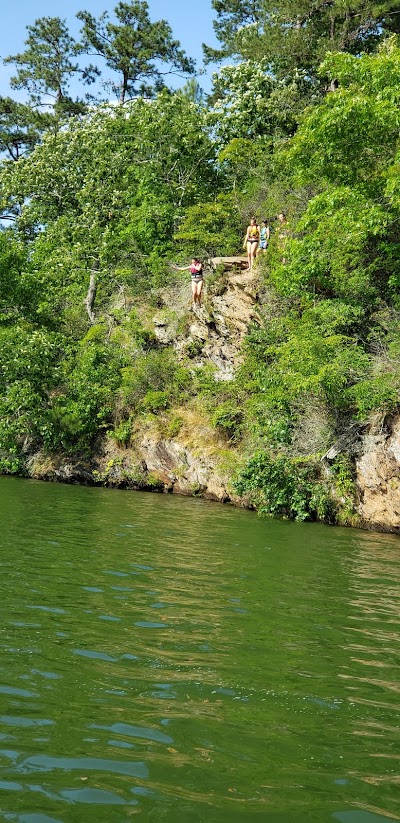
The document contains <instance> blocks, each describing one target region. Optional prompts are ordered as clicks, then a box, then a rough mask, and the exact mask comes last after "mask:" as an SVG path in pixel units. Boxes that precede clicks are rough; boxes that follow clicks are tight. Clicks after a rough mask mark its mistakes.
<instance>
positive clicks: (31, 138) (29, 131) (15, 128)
mask: <svg viewBox="0 0 400 823" xmlns="http://www.w3.org/2000/svg"><path fill="white" fill-rule="evenodd" d="M48 125H49V118H48V117H46V115H45V114H42V113H41V112H38V111H36V110H35V109H33V108H32V107H31V106H27V105H26V104H25V103H17V102H16V100H12V99H11V97H0V153H1V152H6V153H7V155H8V156H9V157H10V158H11V159H12V160H19V158H20V157H21V156H22V155H25V154H27V153H28V152H30V151H32V149H33V148H34V146H35V145H36V144H37V143H38V142H39V141H40V137H41V134H42V133H43V131H44V130H45V129H46V128H47V126H48Z"/></svg>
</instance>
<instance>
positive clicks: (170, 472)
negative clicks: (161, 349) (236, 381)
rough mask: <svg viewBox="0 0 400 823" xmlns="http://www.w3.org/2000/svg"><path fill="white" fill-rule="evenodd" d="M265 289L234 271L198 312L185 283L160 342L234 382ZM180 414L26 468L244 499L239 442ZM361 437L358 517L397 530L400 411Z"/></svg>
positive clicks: (170, 303)
mask: <svg viewBox="0 0 400 823" xmlns="http://www.w3.org/2000/svg"><path fill="white" fill-rule="evenodd" d="M260 291H261V285H260V282H259V280H258V277H257V275H256V274H255V273H251V272H246V273H240V272H236V273H235V272H233V273H232V272H231V273H230V274H225V275H223V276H221V277H219V278H217V280H216V281H214V282H210V285H209V287H208V290H207V294H206V297H205V300H204V305H203V306H202V307H201V308H200V309H196V310H195V311H193V310H190V311H188V295H187V284H186V283H185V284H184V286H182V293H181V294H177V293H176V291H175V293H174V294H171V293H170V292H168V291H165V292H164V294H163V295H162V305H161V306H160V307H159V309H158V310H157V311H155V312H154V313H153V316H152V323H153V329H154V334H155V336H156V338H157V339H158V341H159V343H160V344H165V345H173V347H174V348H175V350H176V352H177V354H178V357H179V356H181V357H182V359H184V358H186V360H187V356H188V353H189V355H190V362H191V367H192V368H193V369H196V368H199V367H200V366H202V365H204V364H205V363H211V364H212V365H213V366H214V368H215V377H216V379H217V380H221V381H229V380H231V379H232V378H233V376H234V374H235V370H236V369H237V367H238V365H239V364H240V362H241V357H242V354H241V349H242V343H243V339H244V337H245V335H246V333H247V331H248V329H249V326H250V325H251V324H254V323H258V322H259V321H260V314H259V312H260ZM261 302H262V301H261ZM183 321H184V322H183ZM182 323H183V327H182ZM175 413H176V415H177V416H179V430H178V431H177V432H176V433H174V434H171V433H168V432H165V431H164V432H163V431H162V427H160V425H159V422H158V421H157V420H154V419H153V420H151V419H150V420H149V419H147V420H142V421H138V423H137V425H136V427H135V430H134V431H133V434H132V439H131V442H130V444H129V447H123V446H118V444H117V443H116V441H115V440H114V439H112V438H111V437H105V438H104V439H103V440H101V442H99V443H98V448H97V452H96V459H95V460H92V461H90V463H85V462H84V461H83V462H82V461H80V462H79V463H77V462H75V463H74V462H71V461H70V460H68V459H65V458H64V457H62V456H59V457H54V458H51V459H50V458H49V457H43V455H41V454H36V455H34V456H33V457H31V458H30V460H29V461H28V471H29V474H30V475H31V476H32V477H37V478H42V479H48V480H54V481H57V480H58V481H62V482H85V483H102V484H106V485H109V486H118V487H124V488H132V489H149V490H154V491H166V492H170V493H178V494H187V495H201V496H203V497H205V498H208V499H213V500H218V501H221V502H228V501H230V502H232V503H234V504H235V505H242V506H245V505H247V501H246V500H245V499H243V498H240V497H238V495H237V494H235V493H234V490H233V488H232V485H231V482H230V481H231V477H232V475H233V473H234V469H235V467H236V466H237V464H238V462H239V459H240V456H239V454H238V453H237V452H236V450H235V448H234V446H233V445H232V444H231V443H227V440H226V438H225V439H224V438H223V437H222V436H221V435H219V434H218V432H217V431H216V429H215V428H213V427H212V426H211V425H210V422H209V420H208V418H207V416H206V415H205V414H204V415H202V413H201V412H200V411H199V410H198V409H197V410H194V409H193V408H188V407H180V408H179V409H176V410H175ZM356 441H357V442H356V445H355V443H354V438H353V437H352V436H349V437H348V438H347V439H346V437H345V439H344V441H343V442H342V443H341V445H340V448H339V451H342V452H347V453H349V454H351V455H352V459H353V461H354V463H355V468H356V481H355V482H356V493H355V500H356V506H355V507H356V512H357V514H358V516H359V518H360V521H359V522H360V524H361V525H362V526H364V527H366V528H371V529H377V530H387V531H392V532H399V533H400V417H398V418H395V419H394V420H393V421H392V422H391V425H390V426H387V427H386V428H384V429H383V428H382V427H380V426H379V425H378V424H376V423H374V424H371V426H370V427H369V428H368V429H366V430H365V431H364V432H363V434H362V435H360V434H358V435H357V436H356ZM337 452H338V450H337V449H335V448H333V449H331V450H330V451H329V452H328V453H327V455H325V457H328V461H329V456H330V457H333V458H334V457H335V455H336V454H337Z"/></svg>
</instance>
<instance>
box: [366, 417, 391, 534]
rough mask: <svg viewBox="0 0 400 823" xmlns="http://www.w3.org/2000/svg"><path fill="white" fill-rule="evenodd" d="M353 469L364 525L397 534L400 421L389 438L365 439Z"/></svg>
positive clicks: (368, 436)
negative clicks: (355, 474)
mask: <svg viewBox="0 0 400 823" xmlns="http://www.w3.org/2000/svg"><path fill="white" fill-rule="evenodd" d="M356 466H357V484H358V489H359V494H360V505H359V514H360V516H361V518H362V520H363V522H364V524H365V525H367V526H368V527H370V528H378V529H384V530H387V531H396V532H399V533H400V417H399V418H397V419H396V420H395V421H394V423H393V425H392V429H391V432H390V433H389V434H387V433H386V434H373V433H369V434H367V435H366V436H365V437H364V441H363V453H362V456H361V457H360V458H359V459H358V460H357V463H356Z"/></svg>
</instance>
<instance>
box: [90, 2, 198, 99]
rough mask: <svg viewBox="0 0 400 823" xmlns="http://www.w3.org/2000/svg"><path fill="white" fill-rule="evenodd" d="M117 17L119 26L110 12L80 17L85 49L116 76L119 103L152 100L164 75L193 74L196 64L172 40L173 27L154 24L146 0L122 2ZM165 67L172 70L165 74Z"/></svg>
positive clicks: (160, 22) (115, 11) (116, 10)
mask: <svg viewBox="0 0 400 823" xmlns="http://www.w3.org/2000/svg"><path fill="white" fill-rule="evenodd" d="M114 14H115V18H116V22H112V21H111V20H110V18H109V15H108V13H107V12H104V13H103V14H102V15H101V16H100V17H99V18H98V19H96V18H95V17H94V16H93V15H92V14H90V12H88V11H81V12H79V13H78V14H77V17H78V19H79V20H81V21H82V22H83V28H82V49H83V50H85V51H86V53H88V54H90V55H95V56H96V57H98V56H101V57H103V58H104V59H105V61H106V64H107V66H108V68H109V69H111V70H112V71H113V72H115V73H116V74H117V77H118V79H117V81H115V82H111V83H110V85H111V87H112V89H113V91H114V92H116V93H117V94H118V97H119V101H120V103H124V102H125V100H127V99H128V98H131V97H134V96H136V95H138V94H141V95H148V96H151V95H152V93H153V91H154V88H156V89H160V88H161V86H162V85H163V81H162V77H163V74H171V73H178V74H179V73H182V74H193V71H194V63H193V61H192V60H191V59H190V58H189V57H187V56H186V55H185V53H184V51H182V49H181V48H180V43H179V41H178V40H174V39H173V37H172V30H171V27H170V26H169V24H168V23H167V22H166V21H165V20H158V21H157V22H155V23H153V22H151V20H150V17H149V8H148V4H147V3H146V2H145V1H144V0H131V2H129V3H124V2H120V3H118V5H117V6H116V7H115V9H114ZM166 63H169V64H170V66H169V68H168V69H167V70H166V71H165V72H163V71H161V69H160V64H166Z"/></svg>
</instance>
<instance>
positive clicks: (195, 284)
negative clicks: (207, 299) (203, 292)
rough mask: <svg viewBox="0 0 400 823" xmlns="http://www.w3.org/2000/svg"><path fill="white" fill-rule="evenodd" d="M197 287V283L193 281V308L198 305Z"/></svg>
mask: <svg viewBox="0 0 400 823" xmlns="http://www.w3.org/2000/svg"><path fill="white" fill-rule="evenodd" d="M196 286H197V283H195V282H194V280H192V299H193V306H195V305H196V303H197V288H196Z"/></svg>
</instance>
